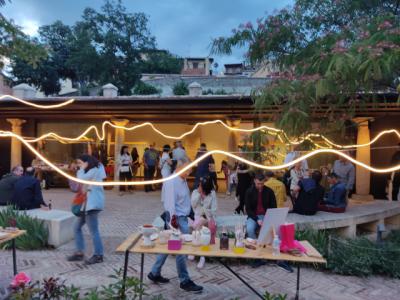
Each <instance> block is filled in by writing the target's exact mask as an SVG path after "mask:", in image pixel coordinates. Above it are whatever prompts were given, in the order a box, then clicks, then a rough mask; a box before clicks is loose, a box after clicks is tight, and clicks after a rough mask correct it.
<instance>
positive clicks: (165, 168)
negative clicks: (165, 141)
mask: <svg viewBox="0 0 400 300" xmlns="http://www.w3.org/2000/svg"><path fill="white" fill-rule="evenodd" d="M170 151H171V147H170V146H169V145H164V147H163V152H162V154H161V159H160V162H159V165H158V166H159V168H160V170H161V176H162V178H165V177H168V176H169V175H171V165H172V159H171V157H170V156H169V152H170Z"/></svg>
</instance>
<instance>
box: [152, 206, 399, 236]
mask: <svg viewBox="0 0 400 300" xmlns="http://www.w3.org/2000/svg"><path fill="white" fill-rule="evenodd" d="M246 219H247V216H243V215H227V216H217V218H216V222H217V227H218V231H220V230H222V228H223V227H225V228H226V229H227V230H230V231H232V230H234V229H235V225H236V224H239V223H242V224H245V222H246ZM156 220H157V219H156ZM156 220H155V222H154V223H153V224H154V225H155V226H159V225H160V224H161V226H162V224H163V223H162V220H160V219H158V220H157V221H156ZM286 221H287V222H288V223H294V224H295V225H296V229H298V230H304V229H308V228H312V229H317V230H318V229H327V230H334V231H336V232H337V233H338V234H339V235H341V236H343V237H349V238H353V237H355V236H356V235H357V234H358V233H362V234H368V233H376V231H377V226H378V224H382V225H384V226H385V228H386V230H388V229H399V228H400V202H399V201H387V200H374V201H368V202H359V201H350V204H349V206H348V208H347V210H346V212H344V213H329V212H323V211H319V212H317V213H316V214H315V215H314V216H303V215H298V214H292V213H291V214H288V217H287V219H286Z"/></svg>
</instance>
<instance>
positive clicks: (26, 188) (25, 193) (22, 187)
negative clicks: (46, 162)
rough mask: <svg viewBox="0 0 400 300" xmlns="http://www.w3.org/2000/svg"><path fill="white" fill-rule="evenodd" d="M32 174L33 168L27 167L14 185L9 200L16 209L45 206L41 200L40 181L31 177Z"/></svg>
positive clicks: (33, 172)
mask: <svg viewBox="0 0 400 300" xmlns="http://www.w3.org/2000/svg"><path fill="white" fill-rule="evenodd" d="M34 174H35V169H34V168H33V167H28V168H27V169H26V172H25V175H24V176H22V177H21V178H20V179H18V180H17V182H16V183H15V185H14V194H13V197H12V201H11V202H12V204H14V205H15V207H16V208H17V209H20V210H27V209H35V208H40V207H41V206H47V205H46V203H45V202H44V201H43V195H42V190H41V188H40V181H39V180H38V179H36V178H35V177H33V175H34Z"/></svg>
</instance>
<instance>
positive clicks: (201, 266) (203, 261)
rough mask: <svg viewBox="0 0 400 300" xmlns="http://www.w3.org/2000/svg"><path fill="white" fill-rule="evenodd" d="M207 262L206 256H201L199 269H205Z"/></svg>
mask: <svg viewBox="0 0 400 300" xmlns="http://www.w3.org/2000/svg"><path fill="white" fill-rule="evenodd" d="M205 263H206V258H205V257H204V256H200V260H199V263H198V264H197V269H203V268H204V264H205Z"/></svg>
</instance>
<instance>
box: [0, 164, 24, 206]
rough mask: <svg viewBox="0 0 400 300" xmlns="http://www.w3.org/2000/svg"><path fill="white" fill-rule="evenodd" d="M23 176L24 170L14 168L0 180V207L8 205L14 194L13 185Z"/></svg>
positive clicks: (17, 167) (19, 167) (18, 167)
mask: <svg viewBox="0 0 400 300" xmlns="http://www.w3.org/2000/svg"><path fill="white" fill-rule="evenodd" d="M23 174H24V168H23V167H21V166H15V167H14V168H12V169H11V173H10V174H5V175H4V176H3V177H2V178H1V180H0V205H9V204H10V202H11V199H12V196H13V193H14V185H15V183H16V182H17V180H18V179H19V178H20V177H21V176H22V175H23Z"/></svg>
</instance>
